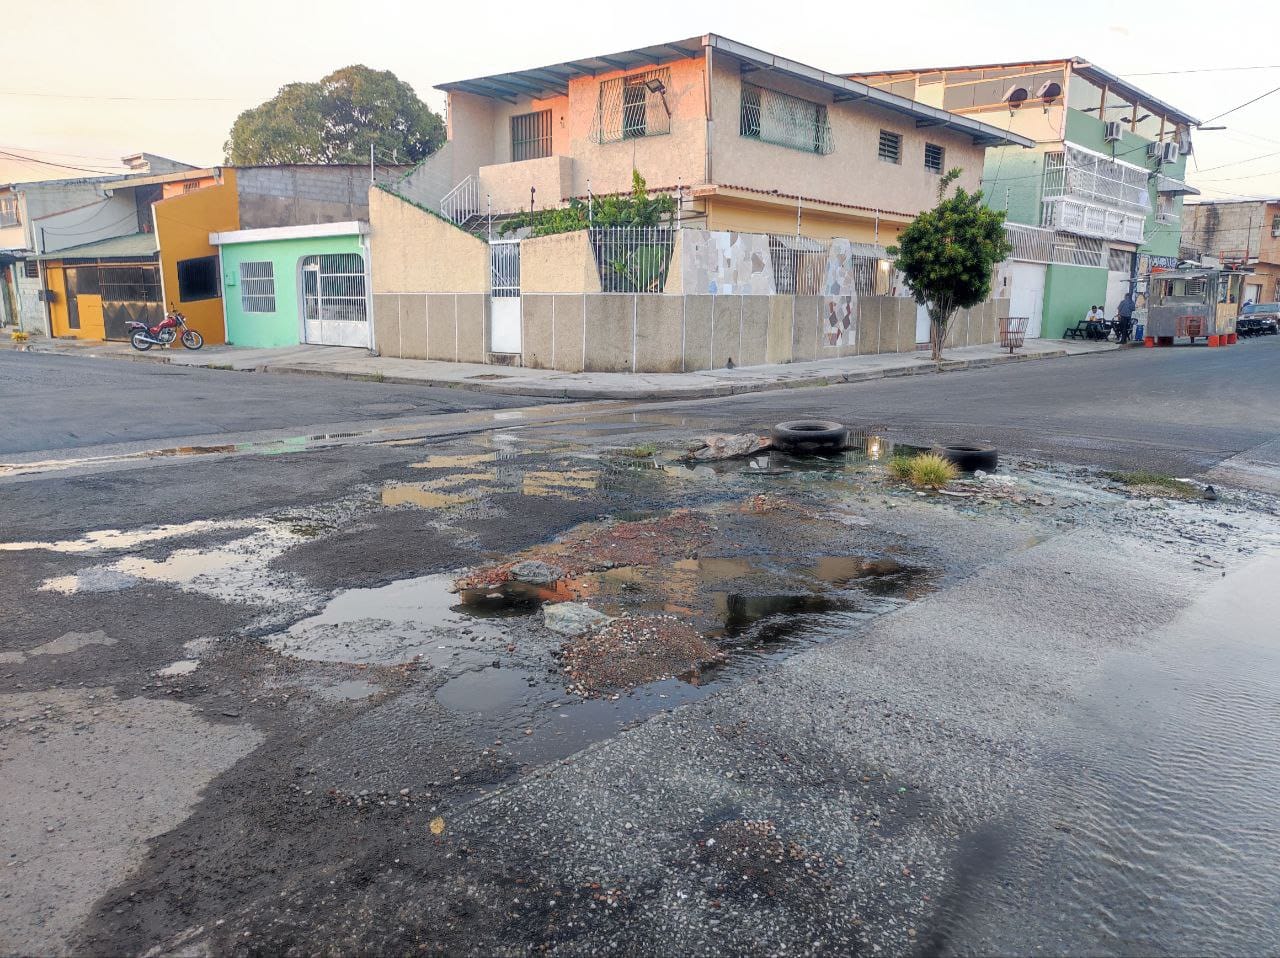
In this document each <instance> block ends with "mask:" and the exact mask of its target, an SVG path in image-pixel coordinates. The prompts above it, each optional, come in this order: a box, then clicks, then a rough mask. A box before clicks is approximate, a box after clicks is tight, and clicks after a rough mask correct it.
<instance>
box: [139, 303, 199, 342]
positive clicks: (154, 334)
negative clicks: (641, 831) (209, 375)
mask: <svg viewBox="0 0 1280 958" xmlns="http://www.w3.org/2000/svg"><path fill="white" fill-rule="evenodd" d="M127 325H128V327H129V329H131V330H133V332H132V333H131V334H130V336H129V345H131V346H132V347H133V348H134V349H136V350H138V351H139V352H143V353H145V352H146V351H147V350H148V349H150V348H151V347H152V346H168V345H169V344H170V343H172V342H173V341H174V340H175V339H177V338H178V329H179V328H181V329H182V345H183V346H185V347H186V348H187V349H199V348H200V347H201V346H203V345H204V337H203V336H201V335H200V334H199V333H198V332H196V331H195V330H194V329H192V328H191V327H190V326H188V325H187V317H185V316H183V315H182V314H181V313H180V312H178V311H177V310H176V309H174V308H173V304H172V303H170V304H169V312H167V313H165V314H164V319H162V320H161V321H160V323H159V324H158V325H156V326H148V325H147V324H146V323H139V322H132V323H128V324H127Z"/></svg>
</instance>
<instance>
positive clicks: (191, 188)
mask: <svg viewBox="0 0 1280 958" xmlns="http://www.w3.org/2000/svg"><path fill="white" fill-rule="evenodd" d="M198 189H200V181H199V180H187V182H185V183H183V184H182V192H184V193H194V192H195V191H196V190H198Z"/></svg>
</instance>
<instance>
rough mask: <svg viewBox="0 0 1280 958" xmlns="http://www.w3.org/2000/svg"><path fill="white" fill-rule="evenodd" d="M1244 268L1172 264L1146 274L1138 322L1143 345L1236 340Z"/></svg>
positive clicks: (1212, 343) (1225, 343)
mask: <svg viewBox="0 0 1280 958" xmlns="http://www.w3.org/2000/svg"><path fill="white" fill-rule="evenodd" d="M1245 275H1246V274H1245V273H1243V272H1240V271H1238V270H1221V269H1200V268H1196V269H1170V270H1163V271H1158V272H1152V273H1150V274H1148V277H1147V296H1146V306H1145V309H1141V310H1139V314H1138V322H1139V323H1141V324H1142V325H1143V327H1144V329H1143V340H1142V344H1143V345H1144V346H1172V345H1173V344H1174V341H1175V340H1178V339H1187V340H1190V341H1191V342H1192V343H1194V342H1195V341H1196V340H1197V339H1205V340H1206V341H1207V342H1208V344H1209V345H1210V346H1230V345H1231V344H1232V343H1234V342H1235V341H1236V316H1237V314H1238V313H1239V312H1240V294H1241V292H1242V290H1243V288H1244V287H1243V284H1244V278H1245Z"/></svg>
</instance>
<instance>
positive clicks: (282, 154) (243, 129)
mask: <svg viewBox="0 0 1280 958" xmlns="http://www.w3.org/2000/svg"><path fill="white" fill-rule="evenodd" d="M443 142H444V121H443V120H442V119H441V118H440V115H439V114H437V113H434V112H433V111H432V110H431V109H430V108H429V107H428V106H427V105H426V104H425V103H423V102H422V101H421V100H419V99H418V95H417V94H416V93H414V92H413V88H412V87H411V86H409V84H407V83H405V82H404V81H403V80H400V79H398V78H397V77H396V75H395V74H394V73H392V72H391V71H390V70H371V69H369V67H366V66H359V65H357V66H349V67H344V68H342V69H341V70H335V71H334V72H333V73H330V74H329V75H328V76H326V77H324V78H323V79H321V80H320V81H319V82H317V83H290V84H287V85H285V86H283V87H281V88H280V92H279V93H277V94H276V95H275V96H274V97H273V98H272V99H270V100H268V101H267V102H266V103H262V104H260V105H258V106H255V107H253V108H252V109H249V110H245V111H244V112H243V113H241V114H240V115H239V116H238V117H236V122H235V123H234V124H233V125H232V127H231V134H230V137H229V139H228V140H227V142H226V144H225V146H223V151H224V152H225V153H226V158H227V162H228V163H234V164H240V165H248V164H268V163H367V162H369V146H370V144H372V145H373V146H374V147H376V148H377V152H378V157H379V158H380V160H381V161H382V162H386V161H387V159H388V158H391V157H394V158H395V160H396V161H398V162H402V163H416V162H418V161H419V160H421V159H423V158H424V157H425V156H427V155H428V154H430V153H431V152H433V151H434V150H435V149H436V148H437V147H438V146H439V145H440V144H441V143H443Z"/></svg>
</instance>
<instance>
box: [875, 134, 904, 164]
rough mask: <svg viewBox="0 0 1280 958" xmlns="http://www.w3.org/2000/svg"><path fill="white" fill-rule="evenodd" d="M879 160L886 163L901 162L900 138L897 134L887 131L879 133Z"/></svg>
mask: <svg viewBox="0 0 1280 958" xmlns="http://www.w3.org/2000/svg"><path fill="white" fill-rule="evenodd" d="M880 159H882V160H884V161H885V162H886V163H901V162H902V136H901V135H900V134H897V133H890V132H889V131H888V130H881V131H880Z"/></svg>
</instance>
